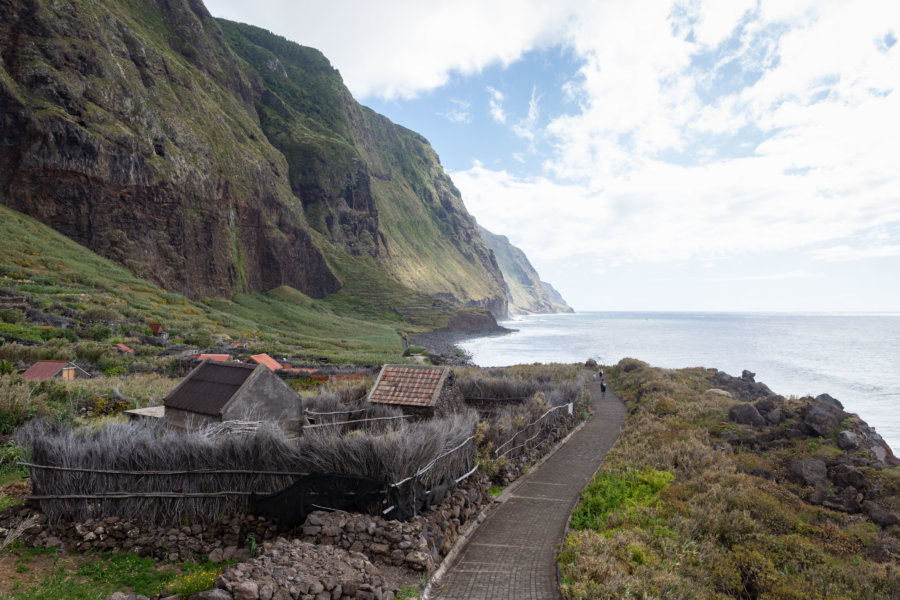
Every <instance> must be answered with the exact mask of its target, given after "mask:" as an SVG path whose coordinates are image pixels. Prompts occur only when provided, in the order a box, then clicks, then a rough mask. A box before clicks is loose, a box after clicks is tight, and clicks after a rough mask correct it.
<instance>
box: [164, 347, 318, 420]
mask: <svg viewBox="0 0 900 600" xmlns="http://www.w3.org/2000/svg"><path fill="white" fill-rule="evenodd" d="M163 405H164V406H165V417H166V422H167V423H168V425H169V426H170V427H174V428H177V429H182V430H186V429H191V428H196V427H198V426H202V425H207V424H212V423H221V422H223V421H271V422H275V423H278V425H279V426H280V427H281V428H282V429H283V430H284V431H285V432H286V433H291V434H298V433H299V432H300V429H301V427H302V425H303V424H304V423H305V422H306V419H305V418H304V417H303V411H302V402H301V399H300V396H299V395H298V394H297V392H295V391H294V390H292V389H291V388H290V387H288V385H287V384H286V383H284V381H282V379H281V378H280V377H278V376H277V375H275V374H274V373H273V372H272V371H271V370H270V369H268V368H267V367H265V366H263V365H248V364H245V363H239V362H218V361H212V360H205V361H203V362H202V363H200V364H199V365H198V366H197V367H196V368H194V369H193V370H192V371H191V372H190V373H189V374H188V375H187V377H185V378H184V380H182V381H181V383H179V384H178V385H177V386H175V388H174V389H172V391H170V392H169V393H168V394H167V395H166V397H165V399H164V400H163Z"/></svg>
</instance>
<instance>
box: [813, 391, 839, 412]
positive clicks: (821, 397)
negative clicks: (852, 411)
mask: <svg viewBox="0 0 900 600" xmlns="http://www.w3.org/2000/svg"><path fill="white" fill-rule="evenodd" d="M816 400H818V401H819V402H827V403H828V404H830V405H832V406H834V407H835V408H839V409H841V410H844V405H843V404H841V402H840V400H838V399H836V398H832V397H831V396H829V395H828V394H819V395H818V396H816Z"/></svg>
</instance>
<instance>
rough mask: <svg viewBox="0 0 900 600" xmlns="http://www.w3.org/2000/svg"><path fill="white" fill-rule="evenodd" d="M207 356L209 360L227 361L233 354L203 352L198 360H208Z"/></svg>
mask: <svg viewBox="0 0 900 600" xmlns="http://www.w3.org/2000/svg"><path fill="white" fill-rule="evenodd" d="M207 358H208V359H209V360H218V361H221V362H226V361H229V360H231V356H230V355H228V354H201V355H200V356H198V357H197V360H206V359H207Z"/></svg>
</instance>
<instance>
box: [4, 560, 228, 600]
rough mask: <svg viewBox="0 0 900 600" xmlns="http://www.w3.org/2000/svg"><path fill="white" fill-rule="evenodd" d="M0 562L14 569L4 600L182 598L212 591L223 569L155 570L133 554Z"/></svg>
mask: <svg viewBox="0 0 900 600" xmlns="http://www.w3.org/2000/svg"><path fill="white" fill-rule="evenodd" d="M5 558H6V560H12V561H15V564H16V566H15V574H14V575H13V576H12V577H13V578H14V579H15V581H7V582H5V585H2V586H0V588H4V589H0V591H2V592H3V593H4V595H3V597H4V598H7V599H8V600H45V599H46V598H66V599H67V600H96V599H97V598H105V597H106V596H108V595H110V594H112V593H113V592H116V591H125V592H126V593H127V592H131V593H133V594H140V595H144V596H150V597H154V596H156V595H157V594H161V593H163V592H165V594H163V595H169V593H170V592H171V594H182V597H183V598H186V597H187V596H188V595H190V594H193V593H196V592H199V591H203V590H207V589H211V588H212V587H214V582H215V577H216V575H217V574H218V572H219V570H220V569H221V567H222V564H215V563H208V562H204V563H201V564H197V563H193V562H185V563H181V564H179V565H164V566H160V565H157V564H156V562H155V561H154V560H153V559H152V558H141V557H140V556H138V555H136V554H130V553H124V552H117V553H101V554H88V555H74V554H65V553H57V552H56V550H54V549H52V548H50V549H47V548H16V549H14V550H13V551H12V552H11V553H9V554H7V555H6V556H5Z"/></svg>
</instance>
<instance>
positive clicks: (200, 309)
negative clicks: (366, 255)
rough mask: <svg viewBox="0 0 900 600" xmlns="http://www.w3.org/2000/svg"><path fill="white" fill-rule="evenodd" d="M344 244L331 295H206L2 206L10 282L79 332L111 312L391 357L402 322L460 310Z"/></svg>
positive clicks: (194, 332)
mask: <svg viewBox="0 0 900 600" xmlns="http://www.w3.org/2000/svg"><path fill="white" fill-rule="evenodd" d="M334 254H335V255H334V257H333V258H334V260H336V261H341V262H340V264H341V269H342V271H344V272H346V273H348V274H349V277H348V280H347V281H348V283H347V285H346V286H345V289H344V290H342V291H341V292H340V293H338V294H335V295H333V296H331V297H329V298H328V299H326V300H313V299H311V298H309V297H307V296H305V295H303V294H302V293H300V292H298V291H296V290H293V289H291V288H289V287H281V288H277V289H275V290H272V291H270V292H268V293H255V294H237V295H236V296H234V297H233V298H231V299H222V298H220V299H209V300H207V301H203V302H197V301H192V300H189V299H188V298H186V297H184V296H182V295H180V294H177V293H173V292H170V291H167V290H165V289H162V288H160V287H158V286H156V285H154V284H152V283H149V282H147V281H145V280H142V279H140V278H138V277H136V276H134V275H132V274H131V273H129V272H128V271H126V270H125V269H123V268H122V267H120V266H118V265H117V264H115V263H114V262H112V261H110V260H108V259H105V258H103V257H101V256H99V255H97V254H94V253H93V252H91V251H89V250H87V249H85V248H83V247H82V246H79V245H78V244H76V243H74V242H72V241H71V240H69V239H68V238H66V237H64V236H62V235H60V234H58V233H56V232H55V231H53V230H51V229H50V228H48V227H46V226H44V225H42V224H40V223H38V222H37V221H35V220H34V219H32V218H30V217H27V216H25V215H23V214H21V213H18V212H16V211H13V210H11V209H9V208H6V207H2V206H0V288H2V289H5V290H7V291H9V292H12V293H16V294H27V295H28V296H29V297H30V298H31V299H32V303H33V304H34V305H35V306H40V307H41V308H42V309H43V310H44V311H46V312H48V313H53V314H55V315H58V316H62V317H66V318H72V319H74V320H75V322H76V324H77V325H78V327H77V328H75V329H74V330H73V333H74V331H77V332H78V333H77V334H76V335H78V337H80V338H84V339H89V338H87V337H86V336H87V335H88V331H89V330H90V328H91V327H95V326H96V325H97V324H98V323H101V322H102V323H112V324H113V327H112V330H113V331H112V334H113V337H116V336H118V337H126V338H127V337H128V335H129V333H132V334H134V335H139V334H140V333H141V332H142V331H143V330H144V328H145V327H146V322H147V321H148V320H154V321H159V322H160V323H161V324H162V325H163V327H164V328H165V329H166V331H168V332H169V333H170V334H171V335H172V336H173V337H180V338H183V339H185V340H187V341H188V342H191V341H203V340H207V341H209V340H214V339H216V338H217V337H224V338H226V339H233V340H256V341H258V342H259V344H260V345H268V346H269V347H271V348H272V350H273V351H276V352H282V353H291V354H293V355H294V356H299V357H305V358H308V359H310V360H315V359H319V358H325V359H328V360H331V361H340V362H362V363H381V362H391V361H397V360H400V356H401V352H402V342H401V337H400V335H399V334H398V332H401V331H402V332H417V331H423V330H426V329H431V328H435V327H440V326H443V325H445V324H446V322H447V320H448V319H449V318H450V315H452V314H453V312H454V310H453V308H452V307H451V306H450V305H445V304H441V303H438V304H437V305H434V300H433V299H432V298H430V297H427V296H424V295H422V294H417V293H415V292H411V291H410V290H408V289H406V288H404V287H403V286H401V285H400V284H397V283H394V282H389V281H385V280H384V278H383V277H380V276H379V275H378V273H377V272H376V271H373V270H372V269H371V268H370V265H367V264H366V261H365V260H363V259H354V258H350V257H347V256H346V255H345V254H343V253H340V252H337V251H335V253H334ZM367 273H369V275H367ZM404 307H410V308H409V310H405V308H404ZM3 332H6V333H14V334H15V335H16V337H19V338H21V339H26V340H27V339H33V340H35V341H39V340H43V339H47V338H48V337H54V336H63V335H64V334H65V332H64V331H63V330H61V329H47V328H46V327H38V326H36V325H35V324H34V323H29V322H28V321H24V322H22V323H18V324H15V323H3V324H0V333H3ZM68 335H69V336H70V337H71V336H72V335H73V334H72V333H70V334H68Z"/></svg>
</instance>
